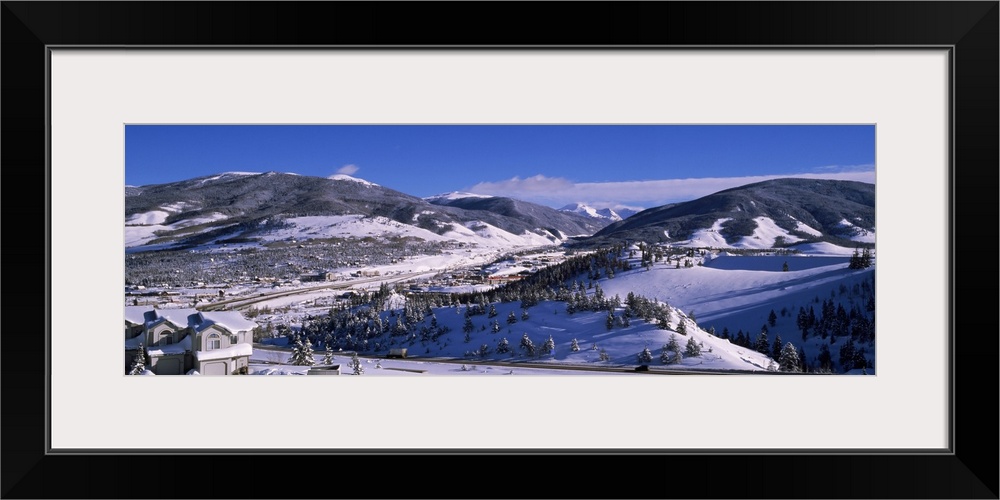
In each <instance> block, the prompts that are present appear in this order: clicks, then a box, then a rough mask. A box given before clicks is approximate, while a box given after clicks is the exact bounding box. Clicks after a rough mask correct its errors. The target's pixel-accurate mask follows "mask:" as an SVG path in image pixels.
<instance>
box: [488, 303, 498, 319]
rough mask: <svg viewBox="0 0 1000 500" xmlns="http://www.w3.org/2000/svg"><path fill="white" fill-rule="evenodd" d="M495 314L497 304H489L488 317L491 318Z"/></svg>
mask: <svg viewBox="0 0 1000 500" xmlns="http://www.w3.org/2000/svg"><path fill="white" fill-rule="evenodd" d="M496 315H497V306H495V305H493V304H490V314H489V315H488V317H490V318H492V317H494V316H496Z"/></svg>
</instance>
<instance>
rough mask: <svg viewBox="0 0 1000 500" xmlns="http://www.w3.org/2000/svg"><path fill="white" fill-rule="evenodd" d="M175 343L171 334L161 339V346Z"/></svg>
mask: <svg viewBox="0 0 1000 500" xmlns="http://www.w3.org/2000/svg"><path fill="white" fill-rule="evenodd" d="M173 343H174V337H173V336H172V335H170V334H169V333H167V334H165V335H163V336H162V337H160V345H170V344H173Z"/></svg>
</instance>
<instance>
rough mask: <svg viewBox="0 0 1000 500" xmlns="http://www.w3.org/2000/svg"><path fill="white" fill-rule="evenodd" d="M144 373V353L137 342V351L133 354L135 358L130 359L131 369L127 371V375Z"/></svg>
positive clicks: (141, 346) (140, 343)
mask: <svg viewBox="0 0 1000 500" xmlns="http://www.w3.org/2000/svg"><path fill="white" fill-rule="evenodd" d="M144 371H146V351H145V348H144V347H143V345H142V342H139V350H138V351H136V352H135V356H133V357H132V369H131V370H129V372H128V374H129V375H142V372H144Z"/></svg>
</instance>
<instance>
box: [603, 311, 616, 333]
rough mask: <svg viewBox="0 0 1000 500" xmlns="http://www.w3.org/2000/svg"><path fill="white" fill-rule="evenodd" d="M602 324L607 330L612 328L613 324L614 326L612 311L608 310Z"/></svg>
mask: <svg viewBox="0 0 1000 500" xmlns="http://www.w3.org/2000/svg"><path fill="white" fill-rule="evenodd" d="M604 326H606V327H607V328H608V330H610V329H612V328H614V326H615V313H613V312H611V311H608V317H607V319H606V320H605V321H604Z"/></svg>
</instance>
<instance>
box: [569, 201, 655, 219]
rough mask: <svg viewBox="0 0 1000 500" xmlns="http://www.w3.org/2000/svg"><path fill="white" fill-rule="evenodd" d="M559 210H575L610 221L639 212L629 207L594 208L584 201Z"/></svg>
mask: <svg viewBox="0 0 1000 500" xmlns="http://www.w3.org/2000/svg"><path fill="white" fill-rule="evenodd" d="M559 210H562V211H563V212H573V213H577V214H580V215H586V216H587V217H592V218H594V219H604V220H607V221H610V222H618V221H620V220H623V219H627V218H629V217H631V216H633V215H635V214H636V213H638V211H637V210H632V209H628V208H620V209H618V210H612V209H610V208H594V207H591V206H589V205H586V204H583V203H570V204H569V205H566V206H565V207H562V208H560V209H559Z"/></svg>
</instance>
